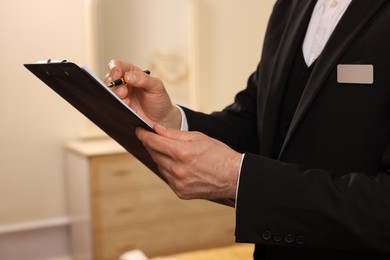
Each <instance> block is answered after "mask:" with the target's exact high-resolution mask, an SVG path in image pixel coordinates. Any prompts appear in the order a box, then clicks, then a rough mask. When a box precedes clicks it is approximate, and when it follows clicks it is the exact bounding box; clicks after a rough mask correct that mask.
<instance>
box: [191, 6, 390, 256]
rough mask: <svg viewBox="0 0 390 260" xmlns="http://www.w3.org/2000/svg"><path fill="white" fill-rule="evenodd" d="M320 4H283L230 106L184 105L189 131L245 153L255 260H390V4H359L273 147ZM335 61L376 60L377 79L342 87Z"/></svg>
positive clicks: (248, 237) (243, 204)
mask: <svg viewBox="0 0 390 260" xmlns="http://www.w3.org/2000/svg"><path fill="white" fill-rule="evenodd" d="M315 3H316V1H313V0H279V1H277V2H276V4H275V7H274V10H273V13H272V15H271V17H270V20H269V25H268V29H267V32H266V36H265V40H264V47H263V52H262V57H261V62H260V64H259V66H258V68H257V70H256V71H255V72H254V73H253V74H252V75H251V76H250V78H249V79H248V83H247V87H246V89H245V90H243V91H242V92H240V93H238V94H237V96H236V98H235V102H234V103H233V104H232V105H230V106H229V107H227V108H225V109H224V110H223V111H222V112H217V113H213V114H211V115H205V114H202V113H197V112H194V111H191V110H188V109H185V112H186V115H187V118H188V122H189V127H190V130H198V131H201V132H204V133H206V134H208V135H209V136H211V137H214V138H217V139H219V140H222V141H223V142H225V143H227V144H228V145H230V146H231V147H232V148H234V149H236V150H237V151H240V152H245V153H246V154H245V159H244V161H243V165H242V169H241V177H240V182H239V191H238V201H237V209H236V212H237V213H236V215H237V221H236V240H237V241H238V242H247V243H255V244H256V253H255V256H256V258H258V259H294V258H299V259H382V258H383V259H390V175H389V174H390V145H389V143H390V56H389V52H390V36H389V35H390V1H386V0H353V1H352V3H351V5H350V6H349V8H348V9H347V11H346V13H345V14H344V16H343V17H342V19H341V20H340V22H339V24H338V25H337V27H336V28H335V31H334V33H333V34H332V36H331V38H330V39H329V41H328V43H327V45H326V46H325V49H324V50H323V52H322V53H321V55H320V57H319V58H318V60H317V62H316V66H315V68H314V70H313V71H312V74H311V77H310V79H309V81H308V83H307V85H306V88H305V90H304V92H303V95H302V97H301V99H300V102H299V104H298V107H297V109H296V111H295V114H294V117H293V119H292V122H291V125H290V128H289V130H288V133H287V136H286V138H285V140H284V142H283V145H282V148H281V151H280V153H279V154H278V155H277V156H275V154H274V150H275V133H276V127H277V124H278V112H279V109H280V106H281V105H280V102H281V100H282V96H283V91H284V88H285V86H286V83H287V80H288V78H289V72H290V69H291V65H292V63H293V60H294V55H295V54H296V53H297V50H298V48H301V47H302V39H303V37H304V35H305V33H306V29H307V25H308V22H309V20H310V17H311V12H312V10H313V8H314V5H315ZM338 64H372V65H374V84H372V85H360V84H339V83H337V69H336V68H337V65H338ZM386 254H389V255H386Z"/></svg>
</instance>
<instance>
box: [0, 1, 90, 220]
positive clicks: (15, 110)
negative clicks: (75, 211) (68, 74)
mask: <svg viewBox="0 0 390 260" xmlns="http://www.w3.org/2000/svg"><path fill="white" fill-rule="evenodd" d="M83 8H84V2H83V1H80V0H33V1H32V0H0V32H1V37H0V71H1V72H0V73H1V87H0V120H1V122H0V125H1V127H0V226H2V225H5V224H11V223H19V222H26V221H27V222H29V221H35V220H41V219H47V218H55V217H58V216H64V215H65V214H66V207H65V196H64V176H63V160H62V156H63V154H62V145H63V142H64V141H65V140H69V139H72V138H75V137H76V136H77V135H78V132H79V131H80V130H81V128H82V125H83V124H84V123H85V121H84V118H83V117H82V116H81V115H80V114H79V113H77V112H76V111H75V110H74V109H73V108H71V107H70V106H69V105H68V104H67V103H65V102H64V101H63V100H62V99H61V98H59V97H58V96H57V95H56V94H55V93H54V92H52V91H51V90H50V89H49V88H47V87H45V86H44V85H43V83H41V82H40V81H39V80H38V79H36V78H35V77H34V76H33V75H32V74H31V73H29V72H28V71H27V70H26V69H25V68H24V67H23V63H30V62H35V61H37V60H41V59H48V58H53V59H62V58H64V59H68V60H72V61H75V62H78V63H81V64H84V63H85V62H86V55H85V52H86V45H85V37H84V35H85V34H84V10H83Z"/></svg>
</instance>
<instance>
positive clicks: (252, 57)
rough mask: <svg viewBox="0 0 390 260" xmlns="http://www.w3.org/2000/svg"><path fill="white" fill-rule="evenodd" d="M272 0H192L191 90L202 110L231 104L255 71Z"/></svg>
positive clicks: (218, 108)
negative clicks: (193, 13) (193, 12)
mask: <svg viewBox="0 0 390 260" xmlns="http://www.w3.org/2000/svg"><path fill="white" fill-rule="evenodd" d="M274 3H275V0H242V1H237V0H194V1H193V5H194V9H195V15H194V19H193V20H194V21H193V28H194V42H193V43H192V44H193V46H194V47H193V48H192V49H193V51H194V52H193V60H194V65H195V68H194V74H195V78H194V81H193V84H194V88H195V89H194V92H195V95H196V107H197V108H198V109H199V110H201V111H205V112H212V111H215V110H221V109H223V108H224V107H225V106H227V105H229V104H231V103H232V102H233V100H234V96H235V94H236V93H237V92H238V91H240V90H242V89H244V88H245V86H246V81H247V79H248V76H249V75H250V74H251V73H252V72H253V71H255V69H256V67H257V64H258V62H259V61H260V54H261V49H262V42H263V37H264V33H265V30H266V26H267V22H268V18H269V15H270V13H271V10H272V7H273V5H274Z"/></svg>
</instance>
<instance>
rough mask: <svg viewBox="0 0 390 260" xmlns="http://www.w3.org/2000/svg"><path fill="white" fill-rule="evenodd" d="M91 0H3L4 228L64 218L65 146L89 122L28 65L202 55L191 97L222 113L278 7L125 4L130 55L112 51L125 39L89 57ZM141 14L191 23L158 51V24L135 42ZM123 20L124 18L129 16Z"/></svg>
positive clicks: (263, 1) (257, 2) (0, 155)
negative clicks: (150, 54) (153, 54)
mask: <svg viewBox="0 0 390 260" xmlns="http://www.w3.org/2000/svg"><path fill="white" fill-rule="evenodd" d="M90 1H91V0H0V32H1V37H0V69H1V70H0V71H1V82H2V84H1V87H0V119H1V123H0V125H1V127H0V129H1V130H0V227H1V226H3V225H7V224H13V223H21V222H29V221H35V220H42V219H49V218H56V217H63V216H66V195H65V177H64V169H63V166H64V165H63V150H62V147H63V144H64V142H66V141H68V140H71V139H74V138H77V137H78V136H79V134H80V131H82V130H83V129H85V124H86V119H85V118H84V117H83V116H82V115H80V114H79V113H78V112H77V111H76V110H75V109H73V108H72V107H70V105H68V104H67V103H66V102H65V101H63V100H62V99H61V98H60V97H58V96H57V95H56V94H55V93H54V92H52V91H51V90H50V89H49V88H47V87H46V86H44V85H43V83H41V82H40V81H39V80H38V79H36V78H35V77H34V76H33V75H32V74H30V73H29V72H28V71H27V70H26V69H25V68H24V67H23V63H29V62H35V61H37V60H41V59H47V58H54V59H62V58H65V59H68V60H70V61H74V62H76V63H78V64H80V65H84V64H87V65H90V66H91V67H94V65H95V64H88V62H89V61H91V60H93V58H95V59H96V60H99V59H102V61H103V62H104V63H105V62H107V60H108V59H110V58H124V59H132V58H133V57H134V59H140V60H139V61H138V60H135V61H134V62H136V63H137V64H138V63H142V59H143V57H145V56H142V49H143V47H146V49H147V50H148V51H150V50H152V49H153V48H159V47H164V46H168V47H169V48H171V47H178V48H179V49H184V50H185V51H187V52H189V53H192V54H193V56H192V58H195V59H192V60H191V61H194V62H195V63H191V66H190V68H191V71H192V72H195V74H193V75H194V76H196V77H195V83H197V84H196V88H195V89H193V90H192V92H190V94H195V95H196V103H194V106H195V105H196V106H197V107H198V108H200V109H201V110H203V111H211V110H215V109H220V108H222V107H224V106H225V105H227V104H228V103H230V102H231V101H232V100H233V96H234V94H235V93H236V92H237V91H238V90H239V89H241V88H243V87H244V86H245V82H246V79H247V76H248V75H249V74H250V73H251V72H252V71H253V70H254V69H255V67H256V64H257V62H258V60H259V55H260V50H261V42H262V37H263V34H264V29H265V26H266V21H267V19H268V16H269V12H270V10H271V7H272V5H273V3H274V0H242V1H237V0H180V1H183V2H184V1H185V2H186V4H180V5H178V4H177V0H176V2H175V0H169V1H168V0H167V1H164V5H163V7H161V8H160V7H159V8H157V7H156V6H155V5H152V6H150V3H152V1H151V0H133V1H128V3H127V5H129V4H130V3H131V4H132V6H128V7H127V8H129V9H131V10H129V11H128V12H127V13H128V15H129V20H127V19H124V21H127V22H128V23H127V24H125V25H126V26H128V28H129V29H128V33H127V36H128V37H129V41H128V42H129V45H128V46H129V48H128V49H129V50H131V51H133V55H130V56H126V55H127V54H126V55H124V56H123V57H120V56H121V53H117V52H116V51H115V50H118V49H119V48H121V49H126V46H116V45H115V44H118V43H119V41H121V38H120V37H119V38H118V39H116V41H117V42H115V44H114V49H113V50H114V51H112V52H108V54H107V52H106V54H104V55H103V56H101V57H92V59H91V57H90V56H89V54H90V53H91V51H93V50H94V48H92V47H91V46H89V47H88V44H89V43H90V41H89V38H88V36H90V31H88V30H86V28H87V27H86V22H87V20H86V18H87V15H86V13H87V12H86V11H87V10H85V7H86V5H85V3H86V2H90ZM106 1H108V0H106ZM122 1H124V0H122ZM158 1H159V2H160V4H161V3H162V1H160V0H158ZM108 2H109V3H116V2H119V3H120V0H111V1H108ZM187 3H192V7H195V12H196V13H195V20H194V21H192V22H188V20H185V19H187V18H188V17H192V16H191V12H190V13H177V12H178V10H184V9H185V8H187ZM150 8H156V9H151V10H148V9H150ZM162 8H163V9H162ZM178 8H179V9H178ZM180 8H181V9H180ZM141 10H143V12H147V11H149V12H148V13H147V14H145V15H147V18H148V19H150V20H153V21H155V23H156V25H157V24H158V25H164V23H166V24H167V25H166V26H168V25H169V24H172V23H173V24H174V23H175V21H176V20H175V19H183V20H185V21H183V24H177V25H176V26H175V30H174V31H170V32H166V33H164V32H161V31H158V34H157V36H158V40H159V41H160V42H159V44H158V45H157V44H152V43H153V37H154V36H155V35H154V34H153V28H154V26H153V23H152V22H151V23H149V24H145V27H146V28H147V30H148V32H149V33H150V32H152V34H148V37H152V38H150V39H149V40H143V41H135V42H134V41H132V40H131V39H137V38H138V37H139V38H142V39H145V35H144V34H143V33H144V32H145V30H146V29H145V30H142V26H143V24H142V23H141V24H139V23H136V22H131V19H130V18H135V16H137V15H138V16H140V17H143V16H142V12H141ZM161 10H164V12H162V11H161ZM191 10H193V9H190V11H191ZM161 12H162V13H161ZM169 12H172V16H171V17H170V19H169V20H167V21H165V22H164V21H163V20H161V19H162V18H163V17H166V14H167V13H169ZM175 12H176V13H175ZM160 15H161V16H160ZM121 17H122V18H123V17H126V12H123V13H122V15H121ZM165 19H166V18H165ZM132 25H134V26H135V27H131V26H132ZM105 26H106V28H108V29H109V30H110V27H107V25H105ZM121 26H123V24H122V25H120V27H118V28H117V29H116V30H118V31H119V32H118V33H117V35H121V33H123V27H121ZM169 26H171V25H169ZM165 28H167V27H165ZM111 29H112V30H113V31H115V30H114V28H112V27H111ZM187 29H188V30H191V29H194V30H195V31H187ZM113 31H108V32H106V35H111V34H112V32H113ZM192 32H195V34H194V35H192ZM156 33H157V32H156ZM153 35H154V36H153ZM190 35H192V36H195V38H193V37H189V36H190ZM186 37H189V38H186ZM184 38H185V39H184ZM172 39H174V40H173V41H170V40H172ZM183 39H184V40H183ZM188 39H192V40H195V42H194V41H191V42H188ZM148 41H150V42H148ZM122 43H123V42H122ZM131 44H134V45H131ZM143 44H145V45H143ZM187 44H188V45H187ZM106 47H107V46H105V47H104V48H106ZM102 48H103V47H102V46H100V49H102ZM115 48H116V49H115ZM188 48H190V49H191V50H188ZM138 49H141V50H138ZM192 51H193V52H192ZM130 61H132V60H130ZM140 65H141V66H147V63H146V62H145V63H144V64H140ZM193 65H195V66H193ZM102 66H105V65H102ZM102 66H98V67H99V68H100V70H104V69H101V68H102ZM100 73H103V72H102V71H100ZM179 94H180V93H179ZM191 98H193V97H191ZM176 101H177V100H176ZM179 103H180V100H179Z"/></svg>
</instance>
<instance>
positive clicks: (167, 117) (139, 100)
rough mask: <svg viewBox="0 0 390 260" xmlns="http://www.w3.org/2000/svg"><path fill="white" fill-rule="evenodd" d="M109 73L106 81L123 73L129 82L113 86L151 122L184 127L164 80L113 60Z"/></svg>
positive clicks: (151, 123)
mask: <svg viewBox="0 0 390 260" xmlns="http://www.w3.org/2000/svg"><path fill="white" fill-rule="evenodd" d="M108 67H109V73H108V74H107V75H106V77H105V78H104V81H105V83H106V84H108V83H109V82H111V81H114V80H117V79H119V78H121V77H123V78H124V79H125V81H126V85H123V86H117V87H114V88H112V90H113V91H114V93H115V94H116V95H118V97H120V98H121V99H122V100H123V101H124V102H125V103H126V104H127V105H129V106H130V107H131V108H132V109H133V110H134V111H135V112H136V113H137V114H138V115H140V116H141V117H142V118H144V119H145V120H146V121H147V122H148V123H149V124H150V125H154V124H156V123H158V124H161V125H163V126H166V127H169V128H174V129H180V125H181V115H180V111H179V110H178V109H177V107H175V106H174V105H173V104H172V102H171V100H170V98H169V95H168V93H167V91H166V89H165V87H164V84H163V83H162V81H161V80H160V79H158V78H155V77H152V76H149V75H147V74H146V73H144V72H143V71H142V70H140V69H139V68H137V67H136V66H134V65H132V64H129V63H125V62H122V61H120V60H112V61H111V62H110V63H109V64H108Z"/></svg>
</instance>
